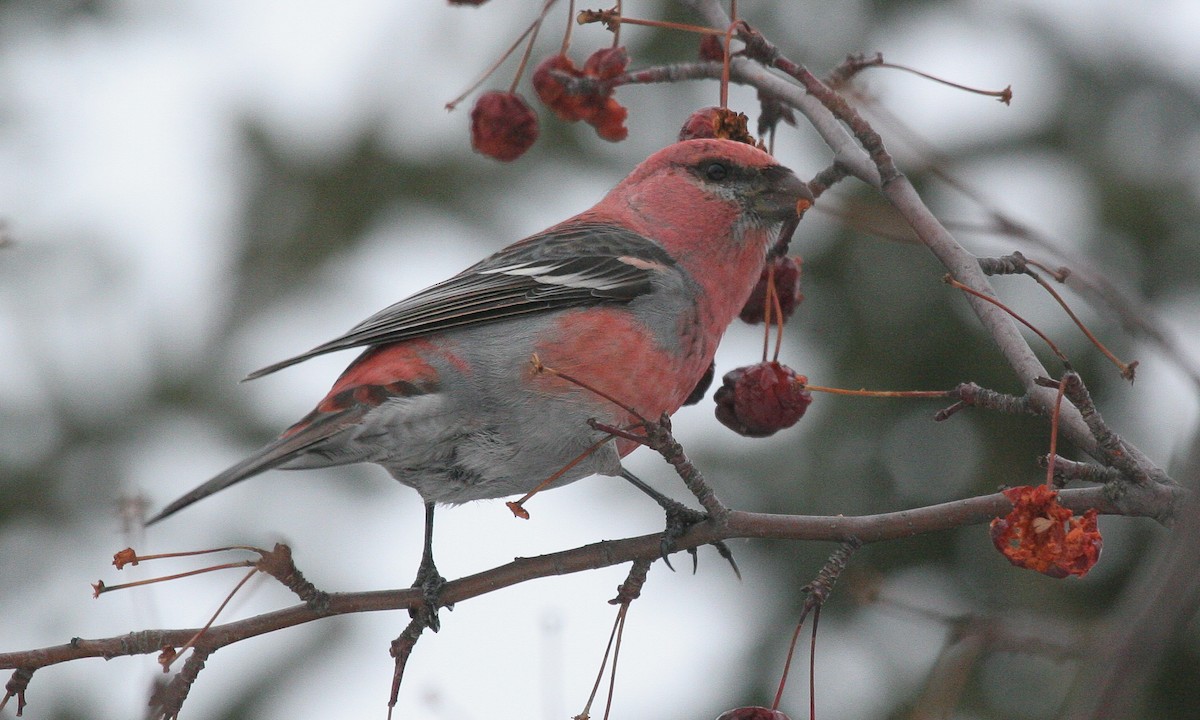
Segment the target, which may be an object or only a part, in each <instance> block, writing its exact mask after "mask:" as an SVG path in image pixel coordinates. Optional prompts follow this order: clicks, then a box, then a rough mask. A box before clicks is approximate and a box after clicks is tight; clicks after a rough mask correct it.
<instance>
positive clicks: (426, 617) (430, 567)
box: [408, 502, 454, 632]
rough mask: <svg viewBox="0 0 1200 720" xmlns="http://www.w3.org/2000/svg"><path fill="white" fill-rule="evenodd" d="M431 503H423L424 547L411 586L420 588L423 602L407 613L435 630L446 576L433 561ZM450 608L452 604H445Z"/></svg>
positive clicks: (440, 624) (438, 623) (452, 607)
mask: <svg viewBox="0 0 1200 720" xmlns="http://www.w3.org/2000/svg"><path fill="white" fill-rule="evenodd" d="M433 507H434V506H433V503H431V502H427V503H425V547H424V549H423V550H422V551H421V564H420V565H419V566H418V567H417V578H416V579H415V580H413V584H412V586H413V587H414V588H420V589H421V592H422V593H424V594H425V604H424V605H423V606H422V607H419V608H413V609H411V610H409V611H408V614H409V615H410V616H411V617H412V618H413V619H414V620H418V619H419V620H421V622H423V623H424V624H425V625H426V627H428V628H429V629H430V630H432V631H434V632H437V631H438V629H439V628H441V626H442V623H441V621H440V620H439V619H438V608H439V607H441V605H442V588H443V587H445V585H446V578H444V577H442V575H441V573H439V572H438V569H437V565H435V564H434V562H433ZM446 607H448V608H450V609H451V610H453V609H454V606H453V605H446Z"/></svg>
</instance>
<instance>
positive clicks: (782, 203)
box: [751, 165, 814, 222]
mask: <svg viewBox="0 0 1200 720" xmlns="http://www.w3.org/2000/svg"><path fill="white" fill-rule="evenodd" d="M759 180H760V185H759V188H758V192H756V193H755V194H754V196H753V198H754V199H753V201H752V207H751V209H752V210H753V211H754V213H755V214H757V215H758V216H759V217H762V218H764V219H766V220H769V221H772V222H780V221H783V220H786V219H787V218H790V217H794V216H796V215H800V214H803V213H804V211H805V210H807V209H808V208H809V207H811V206H812V204H813V201H814V198H813V194H812V191H811V190H809V189H808V185H807V184H806V183H805V182H804V181H802V180H801V179H800V178H798V177H796V175H795V174H794V173H793V172H792V171H791V170H788V169H787V168H785V167H783V166H782V165H772V166H771V167H768V168H765V169H764V170H763V171H762V175H761V177H760V178H759Z"/></svg>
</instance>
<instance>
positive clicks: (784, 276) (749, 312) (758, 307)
mask: <svg viewBox="0 0 1200 720" xmlns="http://www.w3.org/2000/svg"><path fill="white" fill-rule="evenodd" d="M802 264H803V261H802V260H801V259H800V258H798V257H786V256H785V257H775V258H773V259H771V260H768V261H767V266H766V267H764V268H763V271H762V275H760V276H759V277H758V282H757V283H756V284H755V285H754V290H752V291H751V292H750V297H749V298H748V299H747V300H746V305H745V306H744V307H743V308H742V312H741V313H740V314H739V315H738V317H740V318H741V319H742V320H743V321H744V322H748V323H750V324H751V325H757V324H758V323H760V322H762V321H763V318H765V317H766V307H767V306H766V303H767V274H768V273H769V272H770V270H771V268H772V267H774V268H775V293H776V294H777V295H778V296H779V308H780V309H781V310H782V311H783V319H784V320H787V319H788V318H790V317H791V316H792V313H794V312H796V306H797V305H799V304H800V301H801V300H803V299H804V294H803V293H801V292H800V266H801V265H802ZM774 313H775V310H774V309H772V310H771V317H772V318H774V317H775V314H774Z"/></svg>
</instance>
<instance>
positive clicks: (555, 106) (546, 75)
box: [533, 54, 586, 122]
mask: <svg viewBox="0 0 1200 720" xmlns="http://www.w3.org/2000/svg"><path fill="white" fill-rule="evenodd" d="M555 72H558V73H563V74H565V75H568V76H570V77H582V76H583V73H581V72H579V70H578V69H577V68H576V67H575V61H573V60H572V59H571V58H569V57H567V56H566V55H562V54H559V55H551V56H550V57H548V58H546V59H545V60H543V61H541V62H540V63H538V66H537V69H535V70H534V71H533V89H534V90H535V91H536V92H537V96H538V99H539V100H541V101H542V102H543V103H544V104H545V105H546V107H548V108H550V110H552V111H553V112H554V114H555V115H557V116H558V117H559V118H560V119H562V120H566V121H567V122H574V121H576V120H582V119H583V117H584V115H585V114H586V112H585V111H584V107H583V96H582V95H571V94H568V93H567V90H566V85H565V83H564V81H563V79H562V78H561V77H560V76H558V75H556V74H555Z"/></svg>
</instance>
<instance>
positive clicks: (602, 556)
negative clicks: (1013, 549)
mask: <svg viewBox="0 0 1200 720" xmlns="http://www.w3.org/2000/svg"><path fill="white" fill-rule="evenodd" d="M1186 494H1187V493H1186V491H1184V490H1183V489H1181V488H1178V487H1169V486H1165V485H1159V484H1153V483H1151V484H1147V485H1142V486H1135V487H1130V488H1128V491H1127V492H1124V493H1123V494H1121V495H1120V496H1119V497H1117V496H1116V494H1115V493H1111V492H1109V490H1108V489H1107V488H1106V487H1103V486H1101V487H1092V488H1082V489H1075V490H1063V491H1062V494H1061V496H1060V499H1061V501H1062V503H1063V505H1065V506H1067V507H1069V508H1071V509H1072V510H1075V511H1078V512H1082V511H1083V510H1085V509H1087V508H1091V507H1095V508H1097V509H1099V510H1100V511H1101V512H1102V513H1105V514H1119V515H1126V516H1141V517H1151V518H1157V519H1165V518H1169V517H1170V516H1171V514H1172V511H1173V508H1174V507H1175V505H1176V504H1177V503H1180V502H1182V501H1183V498H1184V497H1185V496H1186ZM1011 507H1012V506H1011V503H1009V501H1008V499H1007V498H1005V497H1004V496H1003V495H1002V494H1000V493H995V494H992V495H983V496H979V497H973V498H967V499H965V500H955V501H952V502H947V503H941V504H938V505H930V506H926V507H921V508H915V509H912V510H901V511H897V512H891V513H883V514H879V515H862V516H855V517H846V516H841V515H838V516H816V515H772V514H763V513H750V512H740V511H732V512H730V513H729V515H728V516H727V517H726V519H725V521H724V522H723V523H719V524H718V523H712V522H706V523H700V524H698V525H696V526H694V527H692V528H691V529H690V530H689V531H688V532H686V533H684V534H683V535H682V536H680V537H679V538H678V539H677V540H676V541H675V547H676V548H677V549H678V550H688V549H689V548H696V547H699V546H701V545H707V544H710V543H713V542H715V541H719V540H730V539H733V538H771V539H777V540H820V541H827V542H843V541H845V540H847V539H848V538H850V537H856V538H858V539H859V540H861V541H862V542H863V543H864V544H866V543H874V542H882V541H885V540H893V539H896V538H904V537H912V536H914V535H921V534H925V533H931V532H938V531H942V530H949V529H952V528H957V527H963V526H967V525H977V524H980V523H984V522H988V521H989V520H991V519H992V518H994V517H998V516H1001V515H1004V514H1005V513H1007V512H1008V511H1009V510H1010V509H1011ZM661 540H662V537H661V534H660V533H654V534H651V535H642V536H639V537H632V538H625V539H622V540H605V541H602V542H598V543H593V544H590V545H584V546H582V547H578V548H574V549H571V550H565V551H562V552H557V553H551V554H549V555H541V556H538V557H532V558H519V559H517V560H514V561H513V562H511V563H508V564H505V565H501V566H499V567H496V568H492V569H490V570H486V571H484V572H481V573H478V574H475V575H469V576H467V577H463V578H460V579H458V580H454V581H452V582H449V583H447V584H446V587H445V589H444V590H443V592H442V599H443V600H444V601H445V602H447V603H457V602H462V601H464V600H468V599H470V598H474V597H479V596H481V595H486V594H487V593H490V592H495V591H497V590H500V589H503V588H506V587H509V586H511V585H516V584H518V583H522V582H527V581H529V580H534V579H537V578H543V577H551V576H555V575H568V574H571V573H577V572H583V571H587V570H596V569H599V568H604V567H610V566H612V565H619V564H622V563H627V562H633V561H647V560H656V559H658V558H659V557H660V552H661ZM423 602H424V596H423V595H422V593H421V591H420V590H419V589H412V588H407V589H402V590H400V589H397V590H377V591H370V592H353V593H330V594H329V595H328V597H327V603H325V604H323V606H322V607H320V608H313V607H310V606H309V605H308V604H301V605H294V606H292V607H288V608H284V609H282V610H276V611H274V612H269V613H263V614H261V615H256V616H254V617H250V618H246V619H245V620H237V621H234V622H229V623H225V624H222V625H214V626H213V627H211V628H209V629H208V630H207V631H206V632H205V633H204V635H203V636H202V637H201V639H200V640H199V641H197V642H196V647H198V648H201V649H203V650H204V651H206V652H212V651H214V650H217V649H219V648H221V647H224V646H226V645H230V644H233V643H235V642H238V641H240V640H245V639H247V638H251V637H256V636H258V635H263V634H265V633H269V632H273V631H276V630H281V629H283V628H288V627H293V626H295V625H302V624H304V623H308V622H312V621H314V620H319V619H321V618H323V617H331V616H335V615H348V614H353V613H363V612H380V611H385V610H401V609H406V608H414V607H417V606H419V605H420V604H421V603H423ZM195 634H196V628H187V629H178V630H143V631H141V632H133V633H129V634H127V635H121V636H117V637H109V638H102V639H97V640H86V639H82V638H75V639H73V640H72V641H71V642H69V643H66V644H63V645H56V646H53V647H46V648H38V649H33V650H23V651H17V652H9V653H0V669H24V670H26V671H31V670H36V669H38V668H42V667H46V666H48V665H54V664H57V663H62V662H68V661H71V660H78V659H81V658H88V657H102V658H105V659H110V658H114V657H120V656H128V655H148V654H154V653H158V652H160V651H161V650H162V648H163V647H166V646H170V647H179V646H181V645H183V644H184V643H185V642H187V641H188V640H189V639H190V638H191V637H192V636H193V635H195Z"/></svg>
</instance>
